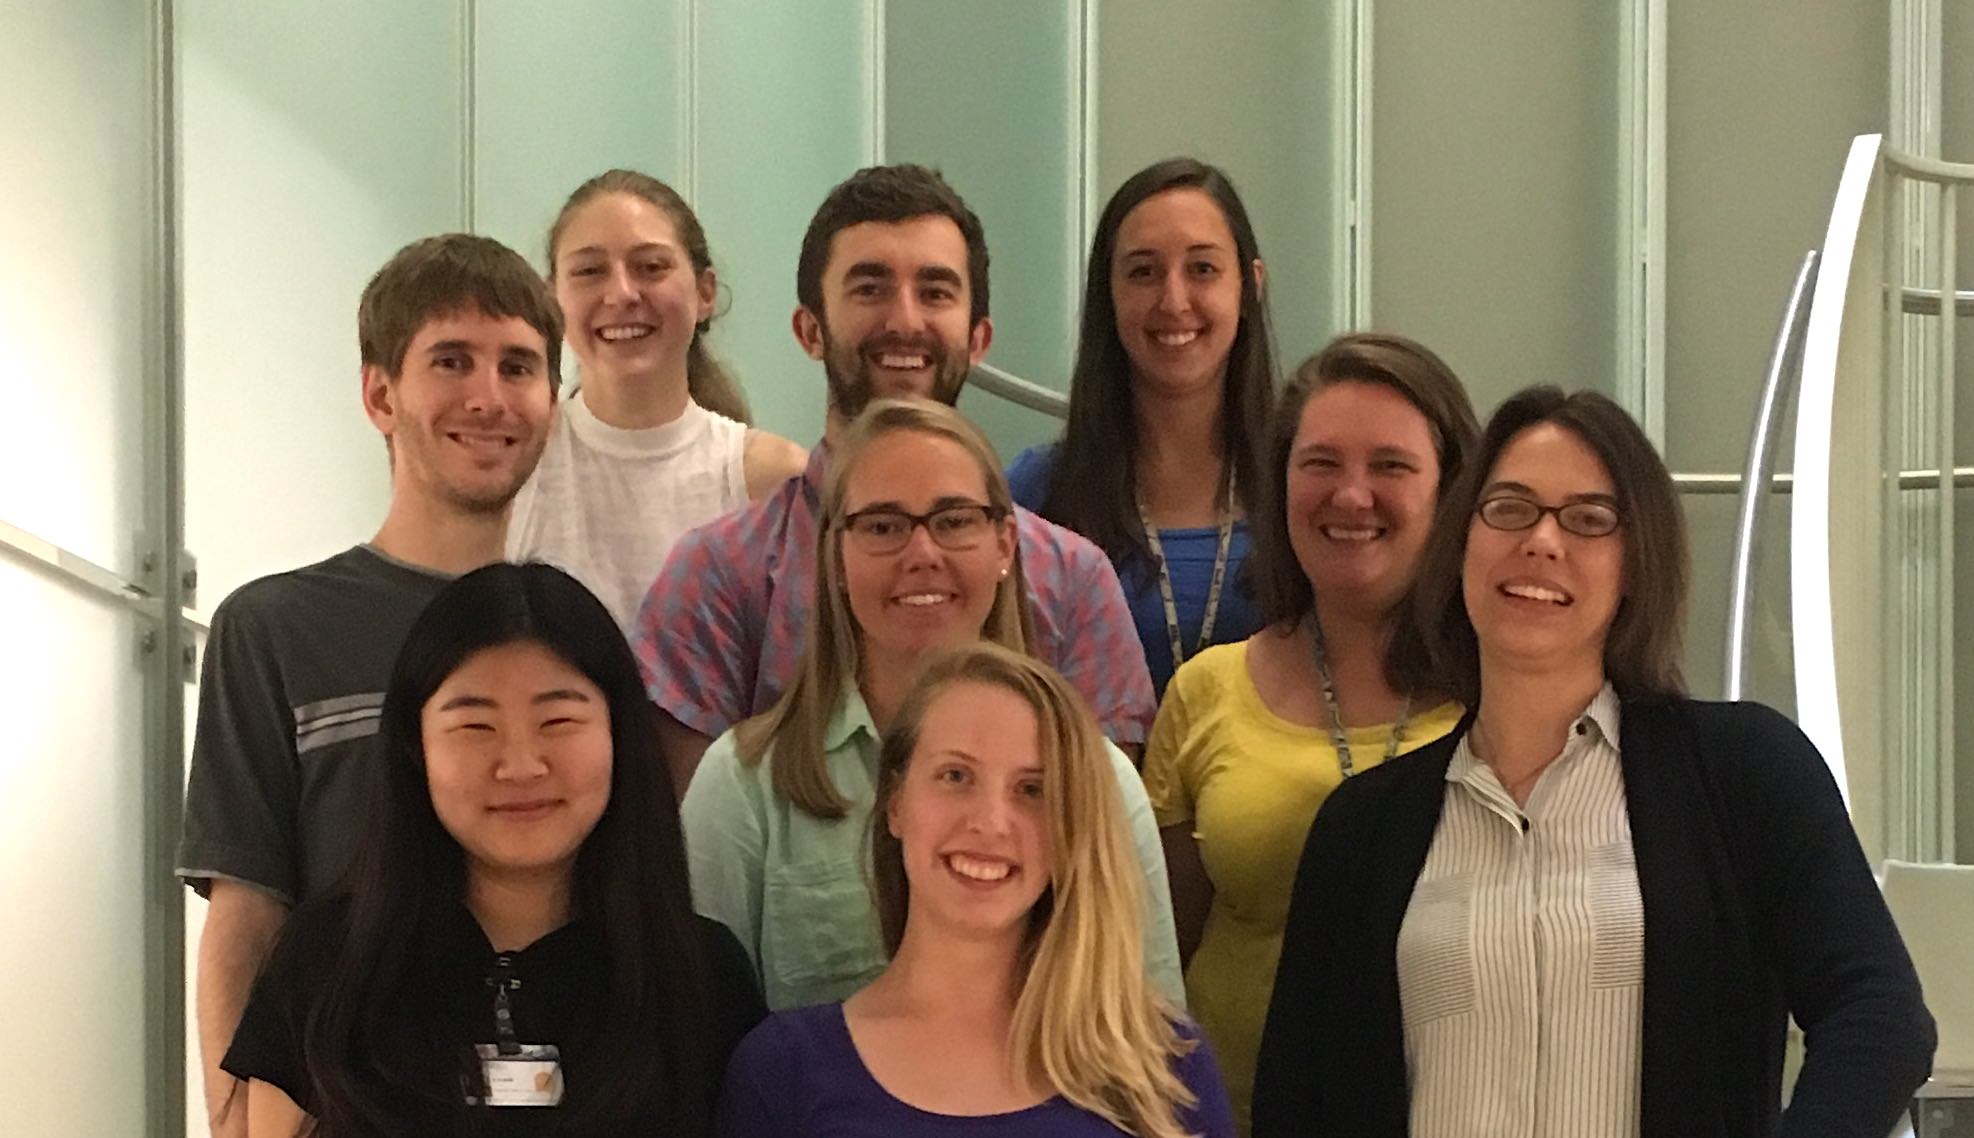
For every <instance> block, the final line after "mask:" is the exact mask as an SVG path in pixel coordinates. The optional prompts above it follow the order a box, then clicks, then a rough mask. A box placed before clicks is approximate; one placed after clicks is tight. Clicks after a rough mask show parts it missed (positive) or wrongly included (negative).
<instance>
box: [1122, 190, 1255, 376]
mask: <svg viewBox="0 0 1974 1138" xmlns="http://www.w3.org/2000/svg"><path fill="white" fill-rule="evenodd" d="M1241 279H1242V265H1241V262H1240V255H1239V253H1238V252H1237V250H1236V247H1235V242H1234V233H1233V230H1232V229H1230V228H1229V227H1228V225H1227V218H1226V216H1225V215H1224V214H1222V213H1221V212H1220V206H1219V205H1218V204H1217V203H1215V202H1214V200H1213V199H1212V198H1211V197H1209V196H1208V195H1207V193H1206V191H1204V190H1198V189H1192V188H1184V189H1175V190H1166V191H1165V192H1163V193H1160V194H1155V195H1153V196H1151V197H1149V198H1146V199H1145V200H1144V201H1142V202H1140V203H1138V205H1137V206H1135V207H1133V208H1132V210H1131V212H1129V213H1127V214H1125V215H1124V221H1123V223H1122V224H1120V225H1119V226H1118V227H1117V241H1116V247H1115V250H1114V251H1113V253H1112V254H1111V263H1110V297H1111V306H1112V309H1113V311H1114V312H1115V314H1116V317H1117V337H1118V339H1119V340H1120V341H1121V342H1122V343H1123V345H1124V354H1125V357H1126V358H1128V359H1129V360H1130V361H1131V379H1132V383H1133V385H1134V386H1137V387H1149V388H1153V389H1156V390H1158V391H1159V392H1161V393H1163V394H1168V395H1170V394H1183V393H1186V392H1189V391H1196V390H1200V389H1209V390H1211V389H1217V388H1218V387H1219V386H1220V385H1221V384H1223V383H1224V382H1225V380H1226V375H1227V353H1228V352H1229V351H1230V350H1231V349H1232V348H1233V345H1234V333H1235V332H1237V331H1238V330H1239V329H1240V323H1241Z"/></svg>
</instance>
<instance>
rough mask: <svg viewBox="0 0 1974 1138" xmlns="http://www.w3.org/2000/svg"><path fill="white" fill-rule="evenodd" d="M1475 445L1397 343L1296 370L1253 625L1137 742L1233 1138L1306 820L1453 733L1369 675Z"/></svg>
mask: <svg viewBox="0 0 1974 1138" xmlns="http://www.w3.org/2000/svg"><path fill="white" fill-rule="evenodd" d="M1478 434H1479V428H1478V425H1477V424H1476V422H1475V419H1474V410H1473V406H1472V404H1471V403H1469V402H1468V399H1467V394H1466V391H1465V390H1464V389H1463V388H1462V387H1461V386H1460V381H1459V379H1458V378H1456V377H1455V376H1454V374H1453V373H1452V371H1451V370H1449V369H1448V368H1447V366H1446V365H1445V364H1444V363H1442V362H1441V361H1440V359H1439V357H1438V356H1436V355H1434V354H1433V353H1432V352H1431V351H1429V350H1428V349H1426V348H1425V347H1424V346H1423V345H1420V344H1417V343H1415V342H1413V341H1411V340H1408V339H1405V338H1404V337H1400V336H1391V335H1383V334H1373V333H1354V334H1351V335H1346V336H1341V337H1339V338H1337V339H1336V340H1334V341H1332V342H1331V343H1330V344H1329V345H1328V346H1327V347H1325V348H1324V349H1323V350H1322V351H1320V352H1318V353H1317V354H1316V355H1314V356H1312V357H1311V358H1310V359H1309V360H1308V361H1307V362H1305V363H1304V364H1303V365H1302V366H1301V367H1300V368H1299V369H1297V371H1296V374H1295V378H1294V380H1293V381H1292V382H1291V383H1290V384H1289V386H1288V388H1287V390H1285V391H1284V392H1283V393H1282V397H1281V400H1280V402H1279V403H1278V404H1277V406H1276V408H1275V410H1274V414H1273V416H1272V420H1271V424H1270V431H1269V436H1268V437H1269V448H1270V449H1269V454H1268V456H1267V462H1268V465H1267V468H1266V473H1267V482H1266V484H1265V486H1264V487H1263V489H1264V491H1265V494H1266V496H1265V497H1264V498H1263V499H1262V502H1261V505H1262V509H1261V510H1260V511H1259V512H1258V513H1257V515H1256V517H1255V519H1254V550H1253V553H1252V554H1251V555H1250V560H1249V562H1248V564H1249V566H1250V569H1251V572H1252V573H1253V585H1254V589H1255V595H1256V599H1257V601H1258V602H1259V604H1260V608H1261V617H1262V621H1263V626H1262V629H1261V631H1260V632H1257V633H1255V634H1254V635H1253V636H1251V637H1249V638H1248V639H1247V640H1245V641H1243V642H1241V643H1238V644H1223V645H1219V646H1216V647H1213V648H1211V649H1208V650H1207V651H1205V652H1202V653H1200V654H1199V655H1198V656H1196V657H1194V658H1193V659H1191V660H1188V661H1187V662H1186V663H1185V665H1184V666H1183V667H1181V668H1180V669H1179V671H1178V674H1177V675H1175V676H1174V677H1173V680H1172V684H1171V686H1170V688H1168V689H1167V691H1166V694H1165V702H1164V705H1163V706H1162V707H1161V708H1160V709H1159V714H1158V722H1157V724H1156V726H1155V727H1154V728H1153V730H1152V735H1151V740H1150V742H1149V743H1148V744H1147V745H1146V748H1145V767H1144V774H1145V787H1146V789H1147V791H1148V792H1149V793H1150V795H1151V800H1152V807H1153V810H1154V811H1155V813H1156V814H1157V817H1158V821H1159V825H1160V826H1161V827H1162V830H1161V833H1162V834H1163V837H1164V840H1165V856H1166V863H1167V867H1168V871H1169V873H1170V875H1171V881H1172V903H1173V909H1174V915H1175V917H1176V923H1177V930H1178V935H1179V948H1180V954H1181V958H1182V959H1184V960H1186V961H1187V968H1186V997H1187V1002H1188V1005H1189V1006H1190V1008H1191V1010H1192V1012H1193V1014H1194V1015H1195V1016H1196V1017H1197V1018H1198V1021H1199V1024H1200V1027H1201V1028H1202V1029H1203V1030H1204V1031H1205V1033H1206V1036H1207V1038H1208V1039H1209V1040H1211V1042H1212V1044H1213V1047H1214V1049H1215V1050H1216V1051H1217V1052H1218V1053H1219V1056H1220V1060H1221V1066H1222V1070H1223V1072H1224V1074H1225V1076H1226V1082H1227V1089H1228V1092H1229V1094H1230V1095H1231V1096H1232V1098H1233V1102H1234V1110H1235V1114H1236V1117H1237V1119H1238V1120H1239V1123H1240V1127H1241V1131H1242V1133H1246V1132H1247V1127H1248V1100H1249V1098H1250V1095H1251V1092H1252V1088H1253V1082H1254V1061H1255V1052H1256V1049H1257V1047H1258V1046H1259V1045H1260V1041H1261V1025H1262V1020H1263V1018H1264V1017H1265V1016H1266V1015H1267V1011H1268V993H1269V990H1270V988H1272V987H1273V985H1274V978H1275V964H1276V961H1277V959H1278V958H1279V957H1280V955H1281V945H1282V925H1283V922H1284V920H1285V919H1286V918H1287V915H1288V904H1289V887H1290V885H1291V884H1292V883H1293V881H1294V879H1295V869H1296V863H1297V860H1298V859H1299V858H1300V856H1301V854H1302V844H1303V838H1304V837H1305V836H1306V835H1307V833H1308V832H1309V824H1310V822H1311V820H1313V819H1314V818H1315V816H1316V809H1317V807H1319V806H1321V805H1322V804H1323V799H1324V798H1325V797H1327V796H1328V794H1329V793H1330V791H1331V790H1333V789H1335V788H1336V786H1337V784H1338V783H1340V782H1341V781H1342V780H1343V779H1345V778H1348V777H1349V776H1350V775H1351V774H1352V773H1353V772H1356V771H1361V770H1364V769H1366V768H1368V767H1372V766H1375V765H1377V764H1378V763H1380V762H1383V761H1384V760H1386V759H1388V758H1390V757H1392V756H1393V755H1395V754H1398V753H1400V752H1403V751H1409V750H1412V749H1414V748H1416V747H1420V746H1423V745H1425V744H1426V743H1429V742H1431V741H1432V740H1434V739H1437V738H1439V737H1440V736H1442V735H1445V734H1446V733H1447V732H1449V731H1451V730H1452V729H1453V727H1454V725H1455V724H1456V723H1457V722H1458V721H1459V718H1460V715H1461V710H1462V709H1461V708H1460V706H1459V705H1458V704H1456V703H1452V702H1448V701H1446V700H1444V699H1443V697H1442V696H1441V695H1440V694H1439V693H1435V692H1424V691H1402V690H1398V689H1397V688H1395V687H1394V686H1393V685H1392V684H1391V683H1390V682H1389V680H1388V679H1387V677H1386V675H1385V670H1384V659H1385V647H1386V643H1387V641H1388V640H1389V638H1390V636H1391V635H1393V632H1394V626H1395V614H1397V613H1399V612H1402V611H1403V610H1402V608H1401V607H1400V605H1399V600H1400V598H1401V597H1403V596H1404V595H1405V593H1406V591H1407V590H1408V589H1409V588H1410V587H1411V584H1412V576H1413V573H1414V572H1415V571H1416V569H1417V567H1418V561H1419V553H1420V550H1421V549H1422V547H1423V546H1424V544H1425V540H1426V535H1427V533H1428V531H1429V530H1430V529H1431V528H1432V521H1433V513H1434V509H1435V507H1436V506H1437V504H1438V501H1439V495H1440V492H1441V490H1442V489H1443V488H1444V487H1445V486H1447V485H1448V484H1449V483H1450V482H1451V481H1452V480H1453V478H1454V477H1455V476H1456V475H1457V474H1458V473H1459V472H1460V469H1461V467H1462V465H1463V464H1464V463H1465V461H1466V459H1467V456H1468V454H1469V453H1470V452H1471V450H1472V449H1473V446H1474V441H1475V439H1476V438H1477V436H1478ZM1339 979H1340V981H1342V982H1347V978H1339Z"/></svg>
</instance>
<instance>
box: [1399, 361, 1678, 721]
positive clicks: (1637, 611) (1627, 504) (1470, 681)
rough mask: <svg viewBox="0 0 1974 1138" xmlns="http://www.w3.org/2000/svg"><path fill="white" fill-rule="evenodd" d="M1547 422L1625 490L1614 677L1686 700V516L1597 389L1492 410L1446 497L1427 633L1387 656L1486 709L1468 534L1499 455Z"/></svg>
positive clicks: (1423, 577) (1418, 618) (1629, 694)
mask: <svg viewBox="0 0 1974 1138" xmlns="http://www.w3.org/2000/svg"><path fill="white" fill-rule="evenodd" d="M1538 423H1555V424H1556V425H1558V426H1560V427H1563V428H1564V429H1566V430H1568V431H1569V432H1570V433H1571V434H1573V435H1575V436H1576V437H1577V438H1579V439H1581V440H1583V443H1584V445H1585V446H1587V447H1589V448H1590V449H1591V451H1592V452H1594V453H1595V454H1596V455H1597V458H1598V460H1599V461H1600V462H1602V463H1603V464H1604V469H1605V470H1606V471H1607V472H1608V473H1609V474H1610V476H1611V485H1612V486H1613V487H1615V488H1616V490H1617V508H1618V516H1619V518H1620V519H1621V520H1620V522H1619V524H1618V538H1619V540H1621V541H1622V542H1624V596H1623V597H1621V598H1620V599H1619V600H1618V607H1617V612H1616V613H1615V614H1613V616H1612V618H1611V628H1610V631H1609V633H1608V634H1606V636H1605V639H1604V678H1605V679H1607V680H1609V681H1610V683H1611V686H1612V687H1613V688H1614V689H1616V691H1617V693H1618V695H1620V696H1622V697H1624V698H1626V699H1640V698H1654V697H1672V696H1680V695H1684V694H1685V693H1686V680H1685V677H1684V675H1683V673H1682V671H1681V668H1680V641H1681V638H1682V637H1683V635H1684V632H1685V628H1686V592H1687V577H1688V572H1689V568H1688V558H1687V538H1686V515H1685V513H1684V512H1683V511H1682V510H1681V509H1680V505H1679V494H1678V492H1677V491H1676V490H1674V489H1673V484H1672V475H1670V474H1668V473H1667V472H1666V464H1665V462H1664V460H1662V459H1661V458H1660V457H1659V452H1658V451H1657V450H1655V449H1654V448H1653V446H1652V441H1651V440H1650V439H1648V438H1646V437H1645V432H1644V431H1643V430H1640V429H1639V426H1638V423H1637V422H1636V421H1635V420H1633V419H1632V417H1631V416H1630V415H1629V414H1626V413H1625V410H1624V408H1622V407H1620V406H1618V405H1617V404H1616V403H1614V402H1612V401H1611V400H1610V399H1609V398H1607V397H1605V396H1603V395H1599V394H1598V393H1597V392H1594V391H1578V392H1573V393H1569V394H1565V393H1564V392H1563V391H1562V389H1560V388H1556V387H1548V386H1542V387H1529V388H1525V389H1523V390H1521V391H1519V392H1516V393H1515V394H1514V395H1513V396H1511V397H1510V398H1509V399H1508V401H1507V402H1506V403H1503V404H1502V405H1501V407H1500V409H1498V410H1497V411H1495V412H1494V417H1493V418H1491V419H1489V420H1488V422H1487V430H1486V432H1485V433H1483V434H1482V436H1481V442H1480V449H1479V452H1478V453H1477V454H1475V456H1474V461H1473V464H1472V465H1471V466H1469V467H1468V468H1467V470H1466V471H1465V472H1464V473H1463V474H1462V475H1461V477H1460V480H1459V481H1458V482H1457V483H1455V485H1454V486H1453V488H1452V489H1451V490H1449V491H1448V492H1447V493H1446V494H1445V495H1444V496H1442V497H1441V499H1440V504H1439V513H1438V516H1437V518H1436V519H1435V520H1434V523H1433V533H1432V536H1431V537H1430V538H1428V539H1427V541H1426V548H1425V552H1424V553H1423V554H1422V555H1421V556H1420V561H1419V576H1418V579H1417V581H1418V583H1417V586H1416V588H1415V590H1414V594H1413V604H1412V608H1411V612H1410V613H1409V614H1408V616H1409V618H1410V619H1411V620H1413V621H1414V622H1416V624H1417V628H1418V633H1419V635H1418V636H1416V637H1400V638H1394V639H1393V642H1392V650H1391V653H1390V655H1389V657H1388V658H1387V670H1388V671H1389V672H1390V673H1391V675H1392V678H1393V683H1394V684H1397V685H1399V686H1401V687H1402V686H1403V685H1404V683H1405V682H1407V681H1409V682H1411V683H1412V684H1413V685H1414V686H1427V687H1432V686H1436V687H1438V688H1439V689H1440V690H1443V691H1447V692H1449V693H1450V694H1451V695H1452V696H1453V697H1454V698H1456V699H1458V700H1460V701H1461V702H1463V703H1465V704H1467V705H1468V706H1469V707H1472V706H1473V705H1474V704H1475V703H1477V702H1478V701H1479V699H1480V644H1479V641H1478V639H1477V638H1476V637H1475V634H1474V625H1473V622H1472V621H1471V620H1469V619H1468V617H1467V604H1466V599H1465V596H1464V594H1463V593H1462V590H1461V581H1460V578H1461V569H1462V567H1463V566H1464V564H1465V563H1466V557H1467V534H1468V530H1469V529H1470V527H1471V526H1472V525H1473V521H1474V510H1475V509H1476V508H1477V507H1478V506H1479V504H1480V494H1481V490H1482V489H1484V488H1485V487H1486V485H1487V480H1488V476H1489V475H1491V474H1492V473H1493V472H1494V465H1495V463H1496V462H1498V461H1500V458H1501V452H1502V451H1504V450H1506V449H1508V444H1509V443H1512V442H1513V441H1514V440H1515V437H1516V436H1517V435H1520V434H1521V433H1522V432H1523V431H1525V430H1527V429H1528V428H1530V427H1533V426H1535V425H1536V424H1538Z"/></svg>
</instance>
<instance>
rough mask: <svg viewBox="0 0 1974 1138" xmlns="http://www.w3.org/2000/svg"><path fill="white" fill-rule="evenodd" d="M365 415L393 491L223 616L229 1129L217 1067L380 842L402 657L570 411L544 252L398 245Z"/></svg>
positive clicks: (203, 1033) (211, 865)
mask: <svg viewBox="0 0 1974 1138" xmlns="http://www.w3.org/2000/svg"><path fill="white" fill-rule="evenodd" d="M357 338H358V341H359V344H360V347H361V350H362V377H363V384H362V397H363V410H364V413H365V414H366V415H367V416H368V417H369V418H370V421H371V423H372V424H374V425H375V426H376V427H377V430H378V431H379V433H381V434H382V435H383V436H384V445H385V448H386V450H387V451H388V453H389V455H390V461H391V502H390V510H389V513H387V514H386V515H385V518H384V524H383V526H382V527H381V528H380V529H378V531H377V534H376V536H375V537H373V538H371V540H370V541H369V542H368V543H367V544H364V545H359V546H357V547H356V548H354V549H351V550H348V551H346V552H343V553H339V554H337V555H336V556H334V557H331V558H330V559H329V560H327V561H323V562H321V563H319V564H315V565H311V566H308V567H307V568H304V569H297V570H294V571H292V572H288V573H280V574H276V575H275V576H272V577H263V578H261V579H260V580H258V581H254V582H252V583H251V584H248V585H246V586H244V587H242V588H241V589H239V590H238V591H237V592H235V593H234V594H233V595H232V596H230V597H228V598H227V599H226V601H225V602H224V603H223V604H221V605H220V606H219V609H218V611H216V612H215V613H214V614H213V622H212V636H211V638H210V639H209V640H208V642H207V645H206V658H205V665H204V673H203V676H202V678H201V681H200V691H199V717H198V723H197V727H196V729H195V733H194V738H193V742H192V776H191V780H190V784H189V785H188V787H187V790H186V801H185V830H184V833H183V835H182V836H181V839H180V843H179V847H178V859H177V864H178V873H179V876H181V877H183V878H184V879H185V881H186V883H187V884H189V885H191V886H192V887H193V888H194V889H197V890H198V891H199V892H200V893H201V894H203V895H205V896H206V898H207V899H208V900H209V901H210V902H211V903H210V905H209V906H208V908H207V910H206V922H205V928H204V931H203V933H202V935H201V938H200V943H199V971H198V985H197V987H198V1003H197V1007H198V1020H199V1049H200V1052H201V1054H202V1057H203V1059H204V1062H205V1071H206V1107H207V1111H208V1113H209V1115H210V1116H211V1119H212V1127H213V1134H214V1135H215V1136H217V1138H235V1136H238V1135H244V1134H245V1133H246V1123H247V1112H246V1110H245V1102H246V1099H245V1096H244V1095H243V1094H240V1093H239V1090H240V1089H239V1088H238V1087H237V1086H236V1085H235V1082H234V1080H233V1078H232V1077H231V1076H230V1075H227V1074H226V1073H225V1072H223V1071H221V1070H220V1069H219V1060H220V1058H221V1056H223V1055H225V1054H226V1048H227V1045H228V1044H229V1043H231V1042H232V1039H233V1029H234V1028H235V1027H237V1026H238V1025H239V1022H240V1013H241V1011H242V1010H243V1009H244V1008H245V1007H246V1002H247V994H248V991H249V989H250V988H251V987H252V985H253V979H254V976H255V975H256V974H257V973H258V972H259V971H260V966H261V962H262V961H263V960H264V959H265V958H266V956H267V953H268V950H269V949H270V948H271V947H272V946H273V943H274V939H275V936H276V935H277V934H278V933H279V931H280V929H281V924H282V922H283V921H284V920H285V919H286V918H287V915H288V910H289V908H290V907H292V906H293V905H295V904H297V903H298V902H301V901H303V900H306V899H308V898H310V897H313V896H316V895H317V894H320V893H322V892H323V891H324V890H326V889H328V888H330V887H331V886H332V885H333V884H334V883H335V881H336V879H337V878H338V877H339V876H341V874H342V872H343V870H344V869H345V868H346V867H347V866H348V864H349V862H350V860H351V855H352V854H353V853H354V852H355V850H356V848H357V846H358V845H359V844H360V843H361V842H362V840H363V819H364V816H365V814H366V813H367V812H368V803H367V801H366V796H367V791H366V790H365V786H366V780H365V779H364V777H363V775H364V770H365V768H366V766H367V765H368V764H370V763H373V762H375V761H376V760H377V758H378V756H377V755H376V754H375V753H374V752H375V748H376V736H377V722H378V713H379V709H380V705H381V704H382V701H383V692H384V688H385V686H386V684H387V683H388V682H389V680H390V675H391V666H392V662H393V660H394V659H395V657H396V656H397V651H398V646H399V645H400V644H401V643H402V642H403V640H404V636H405V633H406V632H407V631H409V630H410V628H411V624H412V621H413V620H414V619H416V618H417V616H418V613H419V611H420V610H422V609H423V608H424V606H425V602H426V601H428V600H430V599H431V597H432V596H433V594H435V593H437V592H438V591H439V589H440V588H441V587H443V586H444V584H445V582H446V581H447V580H448V579H450V578H451V577H452V576H454V575H456V574H459V573H463V572H466V571H467V570H470V569H475V568H478V567H479V566H481V565H485V564H487V563H489V562H493V561H498V560H500V557H501V551H502V546H503V541H504V538H505V531H506V528H507V515H508V510H509V507H510V505H511V504H512V503H513V501H514V495H515V493H516V491H518V490H519V489H520V488H521V484H522V483H523V482H525V481H526V480H527V478H528V475H529V474H531V473H533V472H534V469H535V463H536V461H537V460H539V459H540V458H541V452H542V446H543V444H544V443H545V442H546V441H547V439H548V430H549V426H550V424H551V423H552V421H553V419H554V414H555V389H556V385H557V376H558V374H559V365H560V355H561V347H562V317H561V314H560V311H559V310H558V309H557V308H556V306H555V300H554V298H553V297H552V296H550V295H549V293H548V290H547V286H546V285H545V284H544V283H543V281H542V279H541V277H540V276H539V275H538V274H536V273H535V271H534V270H533V269H531V268H530V267H529V266H528V263H527V261H526V259H524V258H523V257H522V256H521V255H520V254H518V253H516V252H514V251H513V250H511V249H508V248H506V247H505V246H503V245H501V244H500V243H499V242H496V241H493V240H490V239H488V238H485V237H474V236H470V235H467V234H449V235H447V236H444V237H433V238H428V239H426V240H424V241H419V242H415V243H414V244H411V245H408V246H406V247H405V248H404V249H403V250H401V251H399V253H398V254H397V256H395V257H393V258H392V259H391V261H390V263H389V264H387V265H385V266H384V267H383V268H382V269H381V270H379V271H378V273H377V275H376V276H375V277H373V278H371V281H370V284H369V286H368V287H366V288H365V289H364V291H363V299H362V301H361V302H360V303H359V305H358V308H357Z"/></svg>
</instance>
